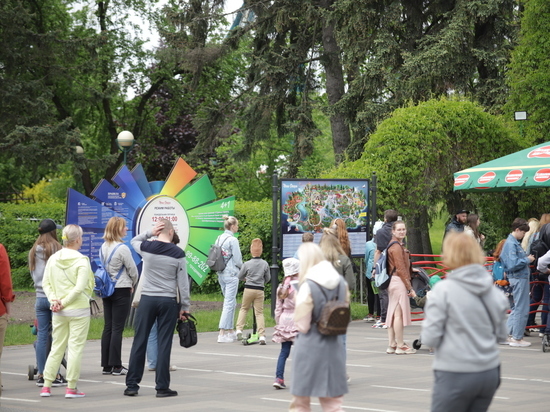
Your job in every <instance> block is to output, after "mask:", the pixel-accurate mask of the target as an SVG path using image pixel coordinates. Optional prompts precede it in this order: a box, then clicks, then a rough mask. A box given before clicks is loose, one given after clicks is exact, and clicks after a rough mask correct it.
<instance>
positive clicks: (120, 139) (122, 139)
mask: <svg viewBox="0 0 550 412" xmlns="http://www.w3.org/2000/svg"><path fill="white" fill-rule="evenodd" d="M116 144H117V146H118V148H119V149H120V150H122V152H123V153H124V163H123V164H124V165H125V164H126V154H127V153H128V152H129V151H130V150H132V149H133V147H134V144H135V141H134V135H133V134H132V132H129V131H128V130H124V131H123V132H120V133H119V134H118V136H117V138H116Z"/></svg>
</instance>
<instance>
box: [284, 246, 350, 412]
mask: <svg viewBox="0 0 550 412" xmlns="http://www.w3.org/2000/svg"><path fill="white" fill-rule="evenodd" d="M298 256H299V257H300V277H299V289H298V294H297V296H296V307H295V311H294V324H295V326H296V328H297V329H298V331H299V333H298V336H297V337H296V340H295V343H294V355H293V356H292V384H291V388H290V392H291V393H292V395H294V398H293V399H292V403H291V404H290V411H293V412H305V411H310V410H311V408H310V397H311V396H315V397H318V398H319V402H320V404H321V408H322V409H323V410H324V411H334V412H338V411H343V409H342V403H343V401H344V394H346V393H347V392H348V385H347V381H346V357H345V350H344V347H343V345H342V342H341V340H340V339H339V337H338V336H327V335H322V334H321V333H320V332H319V331H318V329H317V323H316V322H317V320H318V319H319V316H320V314H321V309H322V307H323V305H324V303H325V302H326V301H327V299H329V300H330V299H333V298H334V297H336V296H338V300H342V301H345V302H347V303H348V304H349V290H348V285H347V283H346V281H345V280H344V278H343V277H342V276H340V275H339V274H338V272H337V271H336V270H335V269H334V267H333V266H332V264H331V263H330V262H329V261H327V260H325V257H324V255H323V252H322V251H321V248H320V247H319V246H317V245H316V244H314V243H310V242H308V243H303V244H302V245H301V246H300V248H299V249H298ZM325 295H326V297H325Z"/></svg>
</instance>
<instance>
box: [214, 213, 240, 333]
mask: <svg viewBox="0 0 550 412" xmlns="http://www.w3.org/2000/svg"><path fill="white" fill-rule="evenodd" d="M223 219H224V220H225V222H224V225H223V227H224V229H225V231H224V232H223V233H222V234H221V235H220V236H218V239H217V240H216V244H218V245H220V246H221V248H222V253H223V256H224V260H225V264H226V265H225V268H224V269H223V270H222V271H220V272H218V283H219V284H220V287H221V290H222V294H223V308H222V314H221V317H220V323H219V329H220V332H219V335H218V343H231V342H235V340H236V339H237V334H236V333H235V329H234V328H235V326H234V325H235V307H236V306H237V289H238V286H239V278H238V276H237V275H238V274H239V271H240V270H241V267H242V265H243V257H242V254H241V249H240V245H239V241H238V239H237V238H236V237H235V233H237V232H238V231H239V221H238V220H237V218H235V217H234V216H224V217H223Z"/></svg>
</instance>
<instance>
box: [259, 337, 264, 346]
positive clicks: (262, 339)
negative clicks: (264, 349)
mask: <svg viewBox="0 0 550 412" xmlns="http://www.w3.org/2000/svg"><path fill="white" fill-rule="evenodd" d="M260 345H265V336H260Z"/></svg>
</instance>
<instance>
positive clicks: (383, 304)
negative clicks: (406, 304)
mask: <svg viewBox="0 0 550 412" xmlns="http://www.w3.org/2000/svg"><path fill="white" fill-rule="evenodd" d="M378 298H379V299H380V320H381V321H382V322H383V323H385V322H386V315H387V313H388V303H389V301H390V297H389V295H388V289H378Z"/></svg>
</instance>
